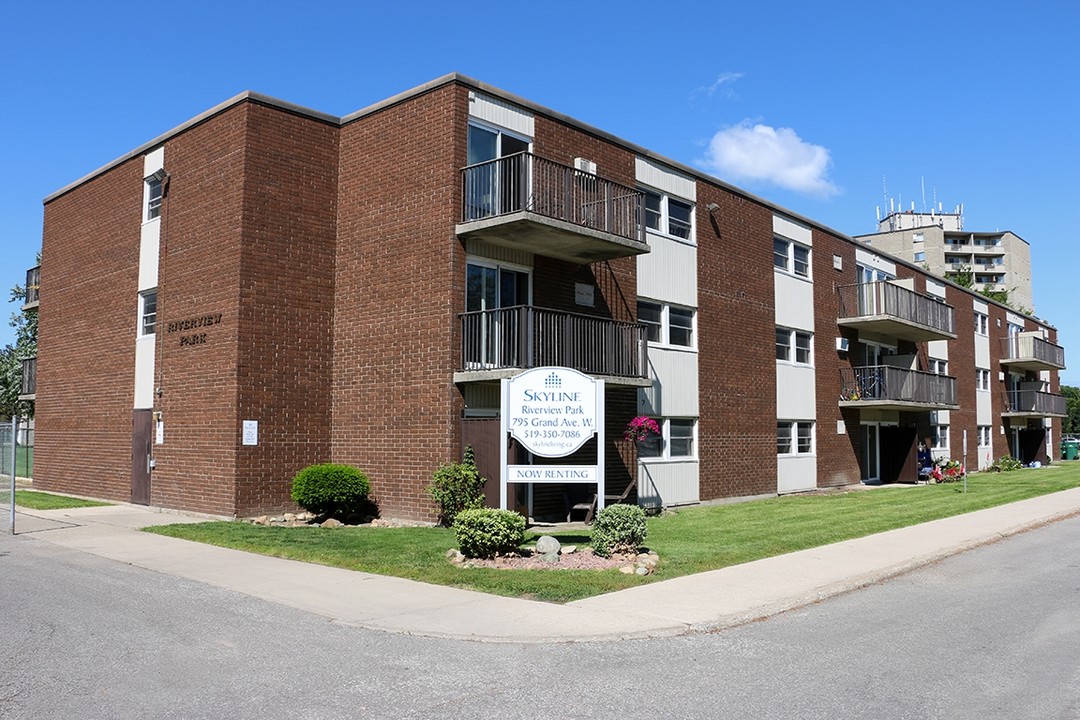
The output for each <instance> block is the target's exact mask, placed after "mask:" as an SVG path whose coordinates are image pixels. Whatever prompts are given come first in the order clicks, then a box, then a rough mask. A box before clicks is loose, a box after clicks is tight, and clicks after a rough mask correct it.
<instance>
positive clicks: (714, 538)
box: [146, 463, 1080, 602]
mask: <svg viewBox="0 0 1080 720" xmlns="http://www.w3.org/2000/svg"><path fill="white" fill-rule="evenodd" d="M1078 486H1080V463H1067V464H1060V465H1055V466H1052V467H1048V468H1042V469H1038V470H1018V471H1015V472H1011V473H1001V474H980V475H973V476H972V477H970V478H969V480H968V492H967V494H962V493H961V492H960V491H961V488H962V486H961V484H959V483H954V484H943V485H921V486H918V487H904V488H882V489H875V490H865V491H853V492H847V493H842V494H832V495H800V496H789V497H782V498H773V499H768V500H758V501H754V502H746V503H735V504H730V505H716V506H710V507H699V508H690V509H686V510H681V511H679V512H677V513H670V514H668V515H665V516H664V517H657V518H651V519H650V520H649V537H648V539H647V540H646V544H647V545H648V547H649V548H651V549H653V550H655V551H656V552H658V553H659V554H660V560H661V562H660V566H659V567H658V568H657V570H656V572H655V573H654V574H653V575H650V576H647V577H639V576H628V575H622V574H620V573H619V572H618V571H616V570H611V571H605V572H594V571H583V570H582V571H573V570H560V571H526V570H489V569H479V568H478V569H471V570H463V569H460V568H458V567H455V566H453V565H451V564H450V563H449V562H448V561H447V560H446V559H445V558H444V553H445V552H446V550H447V549H448V548H451V547H454V544H455V543H454V535H453V533H452V532H451V531H450V530H447V529H445V528H370V527H358V528H335V529H324V528H317V527H314V528H274V527H270V528H268V527H262V526H256V525H251V524H248V523H244V522H211V523H198V524H194V525H166V526H159V527H154V528H147V529H146V530H147V532H154V533H159V534H162V535H169V536H171V537H178V538H185V539H189V540H196V541H199V542H206V543H210V544H214V545H222V546H225V547H232V548H237V549H241V550H248V551H251V552H257V553H262V554H266V555H273V556H277V557H283V558H290V559H294V560H303V561H306V562H315V563H322V564H325V565H333V566H336V567H343V568H348V569H352V570H362V571H364V572H371V573H378V574H382V575H394V576H397V577H403V578H409V579H413V580H423V581H425V582H430V583H437V584H440V585H451V586H455V587H462V588H468V589H472V590H479V591H481V592H489V593H494V594H498V595H508V596H512V597H529V598H535V599H539V600H549V601H553V602H568V601H570V600H576V599H579V598H583V597H588V596H590V595H598V594H601V593H605V592H611V591H613V590H620V589H623V588H627V587H632V586H634V585H638V584H642V583H647V582H654V581H656V580H666V579H669V578H673V577H678V576H681V575H689V574H692V573H698V572H702V571H705V570H715V569H717V568H722V567H727V566H729V565H736V564H739V563H744V562H749V561H751V560H757V559H760V558H765V557H771V556H773V555H780V554H783V553H788V552H792V551H794V550H802V549H805V548H810V547H816V546H819V545H825V544H828V543H833V542H839V541H841V540H848V539H851V538H856V537H862V536H864V535H871V534H873V533H878V532H883V531H885V530H892V529H894V528H899V527H905V526H908V525H915V524H918V523H922V522H927V521H929V520H937V519H939V518H944V517H949V516H951V515H959V514H961V513H966V512H971V511H973V510H981V509H983V508H988V507H993V506H995V505H1002V504H1005V503H1009V502H1014V501H1016V500H1023V499H1026V498H1031V497H1035V496H1038V495H1044V494H1046V493H1051V492H1056V491H1058V490H1064V489H1067V488H1072V487H1078ZM552 534H554V535H556V536H557V537H559V539H560V540H561V541H562V542H563V543H564V544H578V545H583V544H588V541H589V539H588V536H587V533H582V532H580V531H578V532H576V533H575V532H566V533H558V532H555V533H552ZM535 538H536V535H535V534H531V535H530V536H529V538H527V541H528V540H530V539H531V540H535Z"/></svg>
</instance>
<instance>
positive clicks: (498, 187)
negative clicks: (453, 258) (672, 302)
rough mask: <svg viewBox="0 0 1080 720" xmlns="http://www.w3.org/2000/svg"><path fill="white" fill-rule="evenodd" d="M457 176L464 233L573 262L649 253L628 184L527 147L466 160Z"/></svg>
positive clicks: (635, 194)
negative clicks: (478, 160)
mask: <svg viewBox="0 0 1080 720" xmlns="http://www.w3.org/2000/svg"><path fill="white" fill-rule="evenodd" d="M461 178H462V188H463V197H464V207H463V208H462V221H461V224H459V225H458V226H457V234H458V235H459V236H461V237H463V238H476V239H479V240H483V241H484V242H487V243H491V244H492V245H502V246H504V247H510V248H515V249H520V250H526V251H528V252H532V253H536V254H538V255H545V256H547V257H553V258H558V259H560V260H567V261H569V262H573V263H577V264H587V263H591V262H596V261H598V260H610V259H612V258H619V257H629V256H632V255H641V254H644V253H647V252H649V246H648V244H647V243H646V242H645V225H644V223H643V222H640V221H639V220H640V219H641V218H644V215H645V210H644V206H645V195H644V193H642V192H641V191H639V190H636V189H634V188H631V187H627V186H625V185H620V184H619V183H616V182H612V181H611V180H605V179H603V178H600V177H598V176H596V175H592V174H590V173H586V172H582V171H580V170H576V169H574V168H572V167H570V166H568V165H562V164H560V163H556V162H553V161H551V160H546V159H544V158H541V157H538V156H536V155H533V154H532V153H517V154H515V155H508V156H507V157H503V158H498V159H496V160H489V161H488V162H484V163H479V164H477V165H470V166H469V167H467V168H465V169H463V170H462V171H461Z"/></svg>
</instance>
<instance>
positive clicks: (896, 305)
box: [836, 281, 956, 342]
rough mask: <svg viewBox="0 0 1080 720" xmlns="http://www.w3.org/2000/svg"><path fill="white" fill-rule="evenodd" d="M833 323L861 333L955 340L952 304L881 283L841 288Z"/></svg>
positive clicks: (903, 337) (913, 339) (891, 283)
mask: <svg viewBox="0 0 1080 720" xmlns="http://www.w3.org/2000/svg"><path fill="white" fill-rule="evenodd" d="M836 292H837V294H839V296H840V310H839V317H838V318H837V320H836V324H837V325H840V326H842V327H850V328H854V329H856V330H859V331H860V332H863V331H867V332H875V333H879V334H881V335H887V336H890V337H895V338H901V339H903V340H910V341H911V342H922V341H924V340H949V339H952V338H955V337H956V330H955V326H954V321H953V308H952V305H946V304H945V303H943V302H940V301H938V300H937V299H935V298H932V297H929V296H926V295H920V294H918V293H916V292H913V291H911V290H908V289H907V288H905V287H902V286H900V285H897V284H896V283H894V282H889V281H881V282H870V283H860V284H858V285H842V286H840V287H838V288H837V289H836Z"/></svg>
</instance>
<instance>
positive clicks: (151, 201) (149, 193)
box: [143, 172, 165, 222]
mask: <svg viewBox="0 0 1080 720" xmlns="http://www.w3.org/2000/svg"><path fill="white" fill-rule="evenodd" d="M164 183H165V174H164V173H162V172H158V173H154V174H153V175H151V176H150V177H148V178H146V188H145V197H146V205H145V210H144V212H143V221H144V222H146V221H150V220H153V219H154V218H157V217H161V200H162V198H163V197H164V196H165V185H164Z"/></svg>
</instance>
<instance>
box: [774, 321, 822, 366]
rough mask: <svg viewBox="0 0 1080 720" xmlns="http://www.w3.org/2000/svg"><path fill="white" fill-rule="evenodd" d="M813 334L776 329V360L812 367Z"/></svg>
mask: <svg viewBox="0 0 1080 720" xmlns="http://www.w3.org/2000/svg"><path fill="white" fill-rule="evenodd" d="M813 336H814V335H813V333H808V332H804V331H802V330H789V329H788V328H776V359H777V360H783V361H785V362H794V363H796V364H797V365H812V364H813V355H812V353H811V349H810V345H811V339H812V338H813Z"/></svg>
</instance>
